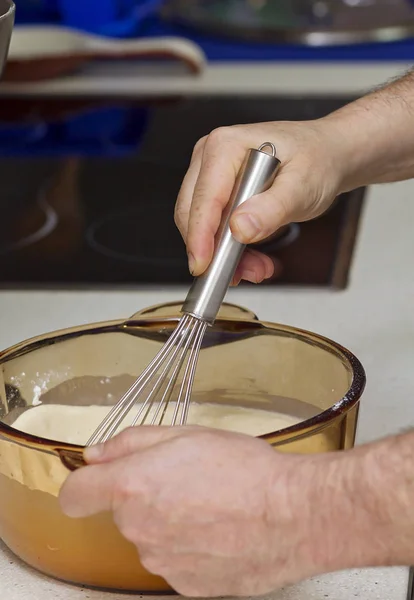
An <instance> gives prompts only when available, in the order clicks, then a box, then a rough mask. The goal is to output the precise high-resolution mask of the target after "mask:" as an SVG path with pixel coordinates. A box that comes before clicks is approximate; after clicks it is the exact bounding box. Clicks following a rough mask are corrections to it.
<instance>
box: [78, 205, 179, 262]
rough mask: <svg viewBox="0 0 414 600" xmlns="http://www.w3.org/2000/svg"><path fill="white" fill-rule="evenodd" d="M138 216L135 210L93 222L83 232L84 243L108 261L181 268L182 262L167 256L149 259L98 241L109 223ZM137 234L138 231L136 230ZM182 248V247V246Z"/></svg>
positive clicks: (110, 215)
mask: <svg viewBox="0 0 414 600" xmlns="http://www.w3.org/2000/svg"><path fill="white" fill-rule="evenodd" d="M134 216H135V217H137V216H139V213H138V211H137V210H131V211H124V212H118V213H112V214H109V215H105V216H104V217H103V218H102V219H100V220H99V221H95V222H94V223H92V224H91V225H90V226H89V227H88V228H87V230H86V232H85V239H86V242H87V243H88V244H89V246H90V248H92V249H93V250H95V252H98V253H99V254H102V255H104V256H106V257H107V258H110V259H115V260H118V261H123V262H128V263H135V264H141V265H153V266H154V267H164V268H165V266H166V265H167V266H169V267H171V268H182V260H181V259H176V258H172V259H171V258H168V257H167V256H161V257H155V256H152V257H150V258H148V257H146V256H144V255H140V256H138V255H134V254H129V253H127V252H124V251H122V250H118V249H115V248H114V247H112V248H111V247H110V246H109V245H108V244H105V243H102V242H101V241H99V239H98V236H99V233H100V230H102V229H103V228H104V226H106V225H108V224H109V223H110V222H114V221H115V220H117V219H131V217H134ZM137 234H138V235H139V233H138V230H137ZM183 248H184V245H183Z"/></svg>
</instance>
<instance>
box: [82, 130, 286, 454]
mask: <svg viewBox="0 0 414 600" xmlns="http://www.w3.org/2000/svg"><path fill="white" fill-rule="evenodd" d="M265 148H268V149H269V150H270V152H266V151H265ZM279 167H280V161H279V160H278V158H277V157H276V149H275V146H274V145H273V144H272V143H270V142H265V143H264V144H262V145H261V146H260V147H259V148H258V149H250V150H249V151H248V153H247V155H246V158H245V160H244V163H243V165H242V167H241V169H240V172H239V174H238V177H237V180H236V182H235V185H234V188H233V191H232V194H231V197H230V200H229V203H228V205H227V208H226V210H225V211H224V213H223V218H222V221H221V224H220V227H219V230H218V232H217V235H216V241H215V251H214V256H213V260H212V261H211V263H210V266H209V267H208V269H207V270H206V271H205V272H204V273H203V275H201V276H200V277H198V278H196V279H194V282H193V285H192V286H191V288H190V291H189V292H188V295H187V298H186V300H185V302H184V304H183V306H182V310H181V312H182V315H183V316H182V317H181V319H180V321H179V323H178V325H177V327H176V329H175V330H174V331H173V333H172V334H171V335H170V337H169V339H168V340H167V342H166V343H165V344H164V346H163V347H162V349H161V350H160V351H159V352H158V354H157V355H156V356H155V358H154V359H153V360H152V361H151V362H150V364H149V365H148V366H147V367H146V369H145V370H144V371H143V372H142V373H141V375H140V376H139V377H138V379H137V380H136V381H135V382H134V384H133V385H132V386H131V387H130V388H129V390H127V391H126V392H125V394H124V395H123V396H122V398H121V399H120V400H119V401H118V402H117V403H116V404H115V405H114V407H113V408H112V409H111V410H110V411H109V413H108V415H107V416H106V418H105V419H104V420H103V421H102V423H101V424H100V425H99V427H98V428H97V429H96V431H95V432H94V433H93V435H92V436H91V438H90V439H89V440H88V442H87V445H92V444H96V443H98V442H105V441H106V440H108V439H109V438H110V437H112V436H113V435H114V434H115V433H116V432H117V431H118V430H119V428H120V426H121V425H122V423H123V422H124V420H125V419H126V417H127V415H128V414H129V413H130V412H131V410H132V409H133V408H134V407H136V414H135V416H134V418H133V420H132V422H131V423H130V425H131V426H135V425H144V424H149V425H162V424H163V421H164V419H165V415H166V413H167V408H168V406H169V405H171V406H173V411H172V417H171V419H170V425H172V426H174V425H177V424H179V425H184V424H185V423H186V422H187V417H188V411H189V408H190V399H191V392H192V388H193V382H194V377H195V372H196V368H197V362H198V357H199V353H200V348H201V344H202V342H203V338H204V334H205V332H206V329H207V327H208V326H211V325H213V324H214V321H215V320H216V317H217V314H218V312H219V310H220V307H221V304H222V302H223V300H224V297H225V295H226V292H227V290H228V288H229V286H230V283H231V281H232V279H233V276H234V274H235V271H236V268H237V265H238V263H239V261H240V258H241V256H242V254H243V251H244V248H245V246H244V244H241V243H240V242H238V241H236V240H235V239H234V238H233V236H232V234H231V231H230V225H229V222H230V217H231V214H232V213H233V211H234V210H235V209H236V208H237V207H238V206H240V205H241V204H242V203H243V202H245V201H246V200H248V199H249V198H251V197H252V196H255V195H256V194H259V193H262V192H264V191H266V190H267V189H269V188H270V186H271V185H272V183H273V181H274V179H275V177H276V174H277V171H278V169H279ZM180 375H181V376H182V379H181V382H180V385H179V388H178V395H177V397H176V400H175V404H174V403H173V404H171V396H172V392H173V390H174V388H175V385H176V383H177V381H178V379H179V377H180Z"/></svg>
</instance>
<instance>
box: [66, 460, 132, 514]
mask: <svg viewBox="0 0 414 600" xmlns="http://www.w3.org/2000/svg"><path fill="white" fill-rule="evenodd" d="M120 470H121V469H120V467H119V465H117V464H116V463H112V464H110V465H94V466H88V467H83V468H82V469H78V470H77V471H75V472H73V473H71V474H70V475H69V477H68V478H67V480H66V481H65V483H64V484H63V486H62V489H61V491H60V494H59V503H60V507H61V509H62V511H63V512H64V513H65V515H67V516H68V517H72V518H82V517H89V516H91V515H94V514H98V513H100V512H104V511H109V510H111V509H112V506H113V499H114V498H113V495H114V490H115V489H116V482H117V479H118V477H119V472H120Z"/></svg>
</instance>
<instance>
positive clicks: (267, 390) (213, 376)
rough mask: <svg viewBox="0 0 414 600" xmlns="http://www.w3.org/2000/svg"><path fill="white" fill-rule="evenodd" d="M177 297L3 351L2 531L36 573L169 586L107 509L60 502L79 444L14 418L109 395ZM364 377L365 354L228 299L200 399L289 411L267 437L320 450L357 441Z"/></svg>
mask: <svg viewBox="0 0 414 600" xmlns="http://www.w3.org/2000/svg"><path fill="white" fill-rule="evenodd" d="M180 306H181V305H179V304H170V305H162V306H157V307H152V308H149V309H145V310H143V311H141V312H140V313H137V314H136V315H134V316H133V317H131V319H128V320H126V321H121V320H120V321H111V322H105V323H97V324H92V325H87V326H84V327H74V328H71V329H66V330H63V331H58V332H55V333H49V334H46V335H43V336H40V337H37V338H34V339H31V340H29V341H26V342H22V343H21V344H18V345H17V346H14V347H12V348H10V349H8V350H5V351H4V352H2V353H1V354H0V401H1V402H0V420H1V421H0V536H1V538H2V539H3V541H4V542H5V544H7V546H8V547H9V548H10V549H11V550H12V551H13V552H14V553H15V554H16V555H18V556H19V557H20V558H22V559H23V560H24V561H26V562H27V563H28V564H30V565H31V566H33V567H35V568H37V569H39V570H40V571H42V572H44V573H47V574H49V575H52V576H54V577H56V578H59V579H61V580H65V581H68V582H72V583H76V584H81V585H87V586H92V587H99V588H103V589H110V590H129V591H139V592H168V591H171V590H170V588H169V586H168V585H167V584H166V582H165V581H163V580H162V579H161V578H159V577H156V576H153V575H151V574H149V573H148V572H147V571H145V569H144V568H143V567H142V566H141V565H140V562H139V557H138V554H137V552H136V549H135V547H134V546H133V545H132V544H130V543H129V542H127V541H126V540H125V539H124V538H123V537H122V536H121V534H120V533H119V532H118V530H117V529H116V527H115V525H114V523H113V521H112V519H111V516H110V515H109V514H100V515H98V516H94V517H91V518H86V519H78V520H76V519H70V518H68V517H66V516H64V515H63V514H62V512H61V511H60V509H59V504H58V494H59V490H60V488H61V486H62V483H63V482H64V480H65V479H66V477H67V476H68V473H69V469H75V468H77V467H79V466H81V465H82V464H83V460H82V451H83V449H82V447H81V446H74V445H70V444H64V443H61V442H59V441H51V440H48V439H45V438H40V437H35V436H32V435H28V434H26V433H22V432H20V431H18V430H16V429H14V428H13V423H14V421H15V420H16V418H17V417H18V416H19V415H20V414H21V413H22V412H23V411H27V410H30V408H31V407H33V406H36V405H38V404H47V403H52V404H62V405H68V404H70V405H83V406H87V405H92V404H101V405H102V404H107V405H111V404H113V403H114V402H115V401H116V399H118V398H119V397H120V396H121V395H122V393H123V392H124V391H125V390H126V389H127V388H128V387H129V385H130V384H131V383H132V382H133V380H134V379H135V378H136V377H137V376H138V375H139V374H140V372H141V371H142V370H143V369H144V367H145V366H146V365H147V363H148V362H149V361H150V359H152V358H153V356H154V355H155V353H156V352H157V351H158V350H159V349H160V347H161V345H162V344H163V343H164V342H165V341H166V339H167V338H168V336H169V334H170V333H171V331H172V330H173V329H174V328H175V326H176V324H177V322H178V319H179V309H180ZM364 385H365V374H364V370H363V367H362V366H361V364H360V362H359V361H358V359H357V358H356V357H355V356H354V355H353V354H352V353H351V352H349V351H348V350H346V349H344V348H342V347H341V346H339V345H338V344H336V343H334V342H332V341H330V340H328V339H325V338H323V337H321V336H319V335H316V334H314V333H309V332H306V331H301V330H299V329H295V328H293V327H286V326H284V325H278V324H273V323H263V322H260V321H259V320H258V319H257V317H256V316H255V315H254V314H253V313H251V312H250V311H248V310H247V309H243V308H240V307H237V306H234V305H229V304H226V305H224V306H223V308H222V310H221V312H220V314H219V318H218V320H217V321H216V324H215V326H214V327H213V328H209V329H208V331H207V334H206V338H205V343H204V345H203V348H202V350H201V354H200V359H199V363H198V369H197V374H196V379H195V383H194V394H193V399H195V400H196V401H197V402H206V401H207V402H209V403H222V404H225V405H233V406H244V407H250V408H251V407H253V408H259V409H266V410H270V411H277V412H278V413H285V414H287V415H293V416H295V417H297V418H299V419H300V420H301V421H300V423H299V424H296V425H293V426H289V427H286V428H284V429H281V430H279V431H270V432H269V433H268V434H266V435H264V436H262V437H263V438H264V439H265V440H266V441H267V442H268V443H269V444H271V445H272V446H274V447H275V448H277V450H279V451H281V452H296V453H315V452H324V451H331V450H341V449H344V448H350V447H352V446H353V444H354V439H355V433H356V423H357V415H358V406H359V399H360V397H361V394H362V392H363V389H364ZM201 424H202V423H201Z"/></svg>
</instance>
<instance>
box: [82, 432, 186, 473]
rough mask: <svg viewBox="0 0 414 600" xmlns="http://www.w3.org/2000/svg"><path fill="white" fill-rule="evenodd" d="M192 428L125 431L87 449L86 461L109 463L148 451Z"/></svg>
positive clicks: (90, 462)
mask: <svg viewBox="0 0 414 600" xmlns="http://www.w3.org/2000/svg"><path fill="white" fill-rule="evenodd" d="M189 429H193V428H192V427H151V426H140V427H130V428H128V429H125V430H124V431H122V432H121V433H120V434H118V435H116V436H115V437H113V438H112V439H110V440H108V441H107V442H105V443H104V444H97V445H95V446H90V447H89V448H86V450H85V452H84V457H85V460H86V461H87V462H88V463H89V464H102V463H107V462H110V461H113V460H116V459H118V458H122V457H123V456H128V455H130V454H132V453H134V452H140V451H142V450H147V449H148V448H150V447H151V446H155V445H156V444H161V443H163V442H167V441H169V440H171V439H173V438H175V437H178V436H179V435H183V430H186V431H187V430H189Z"/></svg>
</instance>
